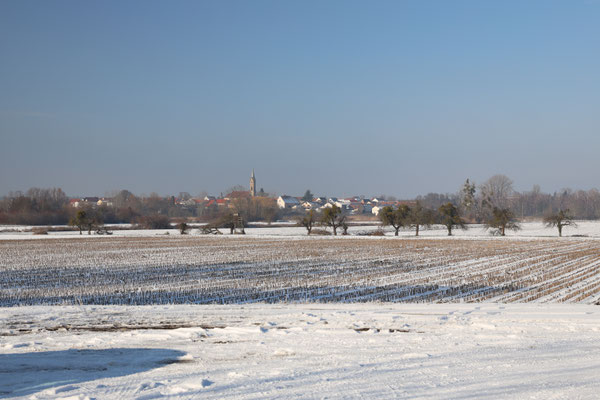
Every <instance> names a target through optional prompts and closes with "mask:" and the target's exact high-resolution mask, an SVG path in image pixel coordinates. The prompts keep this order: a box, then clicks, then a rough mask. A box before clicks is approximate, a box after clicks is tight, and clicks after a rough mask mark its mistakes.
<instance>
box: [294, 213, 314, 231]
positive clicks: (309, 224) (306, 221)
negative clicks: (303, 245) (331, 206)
mask: <svg viewBox="0 0 600 400" xmlns="http://www.w3.org/2000/svg"><path fill="white" fill-rule="evenodd" d="M315 222H316V216H315V212H314V211H313V210H310V211H308V212H307V213H306V215H304V217H301V218H300V220H299V221H298V225H300V226H303V227H305V228H306V232H307V233H306V234H307V235H310V232H311V231H312V228H313V226H314V224H315Z"/></svg>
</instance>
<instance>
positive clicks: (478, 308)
mask: <svg viewBox="0 0 600 400" xmlns="http://www.w3.org/2000/svg"><path fill="white" fill-rule="evenodd" d="M0 335H1V336H0V398H23V399H86V398H89V399H93V398H96V399H117V398H118V399H125V398H126V399H154V398H169V399H195V398H202V399H263V398H279V399H289V398H316V399H325V398H331V399H338V398H366V399H373V398H385V399H392V398H403V399H502V398H506V399H544V400H546V399H597V398H598V393H599V392H600V380H599V379H598V369H599V367H600V308H598V307H597V306H589V305H573V304H571V305H557V304H554V305H547V304H546V305H540V304H507V305H501V304H479V305H477V304H443V305H440V304H428V305H416V304H389V303H371V304H351V305H347V304H346V305H342V304H327V305H324V304H294V305H289V304H279V305H264V304H254V305H249V306H239V305H237V306H194V305H179V306H172V305H171V306H143V307H126V306H111V307H108V306H85V307H78V306H65V307H60V306H32V307H12V308H0Z"/></svg>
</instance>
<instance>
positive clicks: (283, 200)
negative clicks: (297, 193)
mask: <svg viewBox="0 0 600 400" xmlns="http://www.w3.org/2000/svg"><path fill="white" fill-rule="evenodd" d="M298 206H300V200H298V199H297V198H296V197H292V196H286V195H283V196H279V198H278V199H277V207H279V208H281V209H284V208H294V207H298Z"/></svg>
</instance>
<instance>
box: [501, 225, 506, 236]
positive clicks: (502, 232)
mask: <svg viewBox="0 0 600 400" xmlns="http://www.w3.org/2000/svg"><path fill="white" fill-rule="evenodd" d="M504 229H505V228H504V227H503V226H502V227H500V236H504Z"/></svg>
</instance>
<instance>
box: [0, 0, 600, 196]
mask: <svg viewBox="0 0 600 400" xmlns="http://www.w3.org/2000/svg"><path fill="white" fill-rule="evenodd" d="M599 128H600V2H599V1H592V0H587V1H584V0H573V1H567V0H564V1H546V0H544V1H479V0H473V1H446V0H443V1H442V0H440V1H427V0H426V1H416V0H415V1H389V2H388V1H346V0H344V1H279V0H276V1H275V0H274V1H259V0H256V1H245V0H240V1H212V2H209V1H145V0H144V1H108V0H107V1H95V2H91V1H58V0H53V1H42V0H39V1H28V0H3V1H0V195H2V194H7V193H8V192H9V191H11V190H26V189H27V188H29V187H31V186H37V187H62V188H63V190H65V191H66V192H67V193H68V194H71V195H103V194H104V193H106V192H109V191H111V190H117V189H123V188H126V189H129V190H131V191H132V192H134V193H137V194H142V193H150V192H158V193H160V194H176V193H178V192H180V191H187V192H190V193H192V194H196V193H198V192H200V191H202V190H206V191H208V192H210V193H214V194H218V193H219V192H221V191H224V190H225V189H227V188H228V187H231V186H233V185H235V184H242V185H245V186H248V179H249V177H250V173H251V171H252V168H255V170H256V176H257V182H258V183H257V186H258V188H261V187H262V188H264V189H265V190H266V191H268V192H276V193H279V194H282V193H287V194H293V195H302V194H303V193H304V191H305V190H306V189H308V188H310V189H311V190H312V192H313V193H315V194H318V195H328V196H333V195H351V194H357V195H360V194H365V195H376V194H382V193H385V194H388V195H395V196H398V197H401V198H408V197H414V196H415V195H417V194H425V193H427V192H432V191H435V192H455V191H456V190H458V188H459V187H460V186H461V185H462V183H463V182H464V180H465V179H466V178H471V180H473V181H475V182H477V183H481V182H483V181H484V180H485V179H487V178H489V177H490V176H492V175H494V174H497V173H502V174H505V175H507V176H509V177H510V178H512V179H513V180H514V182H515V187H516V189H518V190H528V189H530V188H531V187H532V185H534V184H539V185H541V187H542V190H544V191H548V192H552V191H554V190H558V189H560V188H563V187H571V188H574V189H589V188H593V187H599V186H600V183H599V178H600V175H599V173H598V172H599V171H600V155H599V153H600V152H599V150H600V129H599Z"/></svg>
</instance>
